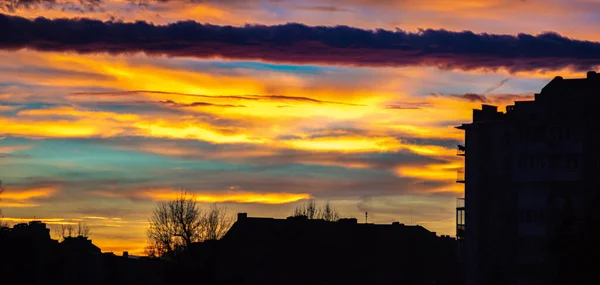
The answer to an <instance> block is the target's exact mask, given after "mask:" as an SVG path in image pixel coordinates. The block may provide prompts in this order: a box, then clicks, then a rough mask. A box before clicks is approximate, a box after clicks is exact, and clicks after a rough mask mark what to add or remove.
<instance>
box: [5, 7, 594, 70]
mask: <svg viewBox="0 0 600 285" xmlns="http://www.w3.org/2000/svg"><path fill="white" fill-rule="evenodd" d="M0 31H1V32H2V34H3V37H2V38H1V39H0V49H3V50H19V49H31V50H38V51H60V52H77V53H82V54H89V53H110V54H131V53H137V52H143V53H145V54H147V55H155V56H163V55H164V56H169V57H192V58H198V59H214V58H223V59H232V60H260V61H266V62H279V63H293V64H324V65H346V66H368V67H403V66H435V67H438V68H441V69H461V70H473V69H488V70H497V69H506V70H509V71H511V72H518V71H534V70H560V69H565V68H572V69H574V70H579V71H583V70H588V69H593V67H594V66H596V65H599V64H600V43H598V42H591V41H580V40H575V39H570V38H567V37H563V36H561V35H559V34H556V33H543V34H540V35H536V36H534V35H528V34H519V35H517V36H512V35H496V34H475V33H473V32H469V31H463V32H451V31H446V30H432V29H427V30H422V31H420V32H417V33H410V32H405V31H402V30H396V31H387V30H376V31H371V30H364V29H359V28H353V27H348V26H336V27H324V26H318V27H310V26H306V25H302V24H292V23H290V24H285V25H276V26H264V25H246V26H243V27H233V26H216V25H209V24H200V23H197V22H194V21H183V22H177V23H172V24H169V25H153V24H150V23H147V22H143V21H138V22H136V23H123V22H112V21H110V22H103V21H99V20H93V19H85V18H81V19H54V20H50V19H46V18H41V17H40V18H36V19H34V20H30V19H26V18H22V17H17V16H8V15H4V14H0Z"/></svg>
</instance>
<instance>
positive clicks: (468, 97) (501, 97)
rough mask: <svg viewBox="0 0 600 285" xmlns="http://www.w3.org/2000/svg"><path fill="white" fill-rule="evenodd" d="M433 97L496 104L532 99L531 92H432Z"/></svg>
mask: <svg viewBox="0 0 600 285" xmlns="http://www.w3.org/2000/svg"><path fill="white" fill-rule="evenodd" d="M430 95H431V96H433V97H450V98H456V99H459V100H464V101H469V102H477V103H486V104H497V105H506V104H509V105H510V104H512V103H513V102H514V101H528V100H533V94H490V95H484V94H476V93H465V94H443V93H432V94H430Z"/></svg>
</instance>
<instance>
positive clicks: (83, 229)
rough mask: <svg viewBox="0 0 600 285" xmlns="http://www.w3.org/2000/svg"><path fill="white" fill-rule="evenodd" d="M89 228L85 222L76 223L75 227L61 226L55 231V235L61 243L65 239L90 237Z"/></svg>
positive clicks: (69, 225)
mask: <svg viewBox="0 0 600 285" xmlns="http://www.w3.org/2000/svg"><path fill="white" fill-rule="evenodd" d="M90 233H91V230H90V227H89V226H88V225H87V224H86V223H85V222H79V223H77V227H75V225H74V224H61V225H60V227H59V228H58V229H56V230H55V235H56V236H57V238H58V240H59V241H63V240H65V239H66V238H73V237H84V238H88V237H90Z"/></svg>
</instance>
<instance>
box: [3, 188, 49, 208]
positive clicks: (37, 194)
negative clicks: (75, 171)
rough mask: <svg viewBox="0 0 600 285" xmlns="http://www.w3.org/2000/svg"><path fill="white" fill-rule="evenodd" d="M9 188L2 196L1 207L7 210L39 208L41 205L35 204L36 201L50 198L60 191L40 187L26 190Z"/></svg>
mask: <svg viewBox="0 0 600 285" xmlns="http://www.w3.org/2000/svg"><path fill="white" fill-rule="evenodd" d="M7 188H8V189H6V190H5V191H4V192H3V193H2V194H0V206H2V207H7V208H22V207H37V206H39V204H37V203H34V202H33V201H34V200H38V199H44V198H49V197H51V196H52V195H54V193H56V191H58V190H59V188H57V187H40V188H35V189H25V190H13V189H10V188H9V187H7Z"/></svg>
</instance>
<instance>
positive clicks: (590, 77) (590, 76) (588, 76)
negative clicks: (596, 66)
mask: <svg viewBox="0 0 600 285" xmlns="http://www.w3.org/2000/svg"><path fill="white" fill-rule="evenodd" d="M596 76H597V74H596V72H595V71H588V72H587V78H588V79H592V78H595V77H596Z"/></svg>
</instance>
